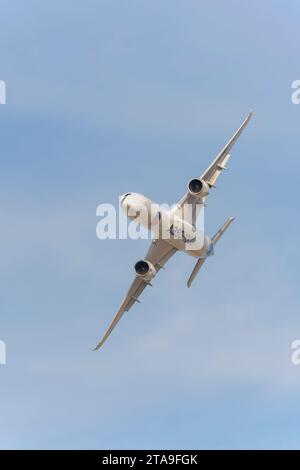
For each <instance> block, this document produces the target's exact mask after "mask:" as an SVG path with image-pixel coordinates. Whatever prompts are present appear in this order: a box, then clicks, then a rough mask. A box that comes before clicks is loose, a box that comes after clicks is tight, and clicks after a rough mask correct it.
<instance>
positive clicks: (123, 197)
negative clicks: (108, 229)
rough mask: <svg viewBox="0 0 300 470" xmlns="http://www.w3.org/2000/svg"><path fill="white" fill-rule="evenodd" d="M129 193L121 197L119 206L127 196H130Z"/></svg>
mask: <svg viewBox="0 0 300 470" xmlns="http://www.w3.org/2000/svg"><path fill="white" fill-rule="evenodd" d="M130 194H131V193H126V194H124V196H122V199H121V204H122V203H123V202H124V201H125V199H126V198H127V196H130Z"/></svg>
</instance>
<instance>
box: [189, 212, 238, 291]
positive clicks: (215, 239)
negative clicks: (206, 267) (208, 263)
mask: <svg viewBox="0 0 300 470" xmlns="http://www.w3.org/2000/svg"><path fill="white" fill-rule="evenodd" d="M233 221H234V217H229V219H227V220H226V222H225V224H224V225H222V227H221V228H220V229H219V230H218V231H217V233H216V234H215V235H214V236H213V238H212V239H211V244H212V248H213V247H214V245H215V244H216V243H217V242H218V241H219V240H220V238H221V237H222V235H223V234H224V233H225V231H226V230H227V229H228V227H229V225H231V224H232V222H233ZM209 254H210V255H211V254H213V250H212V251H210V252H209V253H208V254H207V256H209ZM205 260H206V258H199V259H198V261H197V263H196V264H195V267H194V269H193V272H192V274H191V275H190V277H189V280H188V282H187V286H188V287H191V285H192V282H193V280H194V279H195V277H196V276H197V274H198V272H199V271H200V269H201V268H202V266H203V264H204V262H205Z"/></svg>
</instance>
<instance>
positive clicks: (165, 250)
mask: <svg viewBox="0 0 300 470" xmlns="http://www.w3.org/2000/svg"><path fill="white" fill-rule="evenodd" d="M176 251H177V250H176V248H174V247H172V246H171V245H169V243H167V242H166V241H164V240H153V241H152V243H151V246H150V248H149V250H148V252H147V255H146V257H145V259H146V260H147V261H150V263H152V264H153V266H154V267H155V269H156V271H159V270H160V269H161V268H163V266H164V265H165V263H166V262H167V261H168V260H169V259H170V258H171V256H173V254H174V253H175V252H176ZM149 284H150V283H149V281H145V280H144V279H142V278H141V277H140V276H135V279H134V281H133V283H132V284H131V286H130V289H129V291H128V292H127V295H126V297H125V299H124V300H123V302H122V304H121V306H120V308H119V310H118V312H117V314H116V316H115V317H114V319H113V321H112V322H111V324H110V326H109V327H108V329H107V331H106V333H105V334H104V336H103V338H102V339H101V341H100V342H99V343H98V344H97V346H96V347H95V348H94V351H96V350H98V349H99V348H101V346H102V345H103V343H104V342H105V341H106V340H107V338H108V337H109V335H110V334H111V332H112V330H113V329H114V328H115V326H116V325H117V323H118V322H119V321H120V319H121V318H122V316H123V314H124V313H125V312H127V311H128V310H129V309H130V308H131V307H132V306H133V304H134V303H135V302H138V303H139V296H140V295H141V293H142V292H143V290H144V289H145V287H146V286H147V285H149ZM150 285H151V284H150Z"/></svg>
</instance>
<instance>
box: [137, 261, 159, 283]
mask: <svg viewBox="0 0 300 470" xmlns="http://www.w3.org/2000/svg"><path fill="white" fill-rule="evenodd" d="M134 269H135V272H136V274H137V275H138V276H140V277H142V278H143V279H145V281H150V280H151V279H153V278H154V276H155V274H156V269H155V267H154V266H153V264H152V263H150V261H147V260H145V259H142V260H140V261H138V262H137V263H135V265H134Z"/></svg>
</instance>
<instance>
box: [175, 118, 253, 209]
mask: <svg viewBox="0 0 300 470" xmlns="http://www.w3.org/2000/svg"><path fill="white" fill-rule="evenodd" d="M251 117H252V111H251V112H250V113H249V114H248V115H247V117H246V119H245V120H244V121H243V122H242V124H241V126H240V127H239V128H238V130H237V131H236V132H235V134H233V136H232V137H231V139H230V140H229V141H228V142H227V144H226V145H225V147H223V149H222V150H221V151H220V152H219V153H218V155H217V156H216V158H215V159H214V160H213V162H212V163H211V164H210V165H209V167H208V168H207V169H206V170H205V172H204V173H203V174H202V175H201V176H200V179H202V180H204V181H206V183H207V184H208V186H210V187H214V186H215V183H216V181H217V179H218V177H219V175H220V174H221V173H222V171H223V170H226V169H227V168H226V163H227V162H228V160H229V158H230V151H231V149H232V147H233V145H234V144H235V142H236V141H237V139H238V138H239V136H240V135H241V133H242V132H243V130H244V129H245V127H246V126H247V124H248V122H249V121H250V119H251ZM197 199H199V198H198V197H197V196H193V195H191V194H190V193H189V192H187V193H186V194H185V196H184V197H183V198H182V199H181V200H180V202H179V203H178V205H177V207H178V209H179V210H180V209H182V207H183V206H184V205H185V204H194V203H197V202H199V201H198V200H197ZM203 199H205V198H203ZM201 202H202V203H203V202H204V201H203V200H202V201H201ZM201 207H202V206H201V205H200V207H199V208H201Z"/></svg>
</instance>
